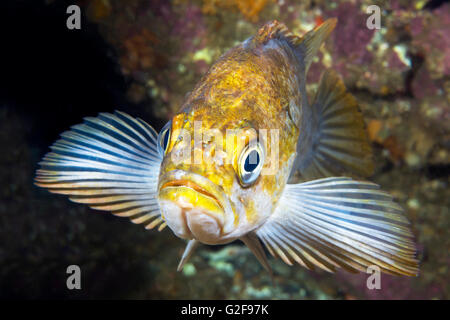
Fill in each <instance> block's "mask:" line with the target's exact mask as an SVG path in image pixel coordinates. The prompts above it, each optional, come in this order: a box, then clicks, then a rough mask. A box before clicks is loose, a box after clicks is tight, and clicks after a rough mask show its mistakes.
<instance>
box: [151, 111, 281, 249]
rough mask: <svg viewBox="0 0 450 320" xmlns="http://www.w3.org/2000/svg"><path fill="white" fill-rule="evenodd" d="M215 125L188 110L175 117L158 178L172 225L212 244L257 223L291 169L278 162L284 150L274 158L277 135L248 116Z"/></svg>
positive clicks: (266, 213)
mask: <svg viewBox="0 0 450 320" xmlns="http://www.w3.org/2000/svg"><path fill="white" fill-rule="evenodd" d="M215 124H217V122H214V123H212V122H210V121H209V120H208V117H203V118H202V117H199V118H195V119H194V118H192V117H189V116H188V115H186V114H180V115H178V116H175V117H174V118H173V119H172V121H171V122H170V126H171V134H170V138H169V139H168V142H167V149H166V150H165V156H164V160H163V162H162V165H161V169H160V175H159V183H158V203H159V206H160V208H161V214H162V217H163V219H164V220H165V221H166V223H167V225H168V226H169V227H170V229H172V231H173V232H174V233H175V234H176V235H177V236H178V237H180V238H184V239H197V240H199V241H201V242H203V243H206V244H219V243H227V242H229V241H232V240H234V239H236V238H238V237H239V236H241V235H242V234H245V233H246V232H249V231H251V230H252V229H255V228H257V227H258V226H259V225H260V224H261V223H262V222H263V221H265V219H266V218H267V217H268V216H269V215H270V213H271V212H272V210H273V207H274V205H275V204H276V201H277V200H278V198H279V195H280V193H281V191H282V189H283V187H284V184H285V183H286V180H287V177H288V173H289V170H288V168H287V167H288V164H287V163H283V164H282V167H281V168H279V167H278V165H279V163H281V162H280V161H279V160H280V159H279V158H278V154H275V156H274V157H269V154H270V152H271V151H272V150H273V149H274V148H277V147H278V145H276V146H275V145H274V143H275V142H276V143H278V137H276V138H274V136H275V135H270V134H269V135H268V134H265V135H264V134H263V135H261V134H258V131H257V130H256V129H255V127H254V126H251V124H250V123H249V122H248V121H242V120H235V121H231V122H227V125H225V126H224V125H222V126H218V127H215V126H214V125H215ZM276 133H277V132H276ZM271 139H272V140H271ZM271 141H272V144H271ZM276 153H278V152H276ZM275 162H276V165H275V166H273V163H275ZM270 167H275V170H274V168H270ZM270 171H272V173H271V172H270Z"/></svg>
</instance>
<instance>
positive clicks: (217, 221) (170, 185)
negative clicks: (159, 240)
mask: <svg viewBox="0 0 450 320" xmlns="http://www.w3.org/2000/svg"><path fill="white" fill-rule="evenodd" d="M158 202H159V206H160V208H161V214H162V217H163V219H164V220H165V221H166V223H167V225H168V226H169V228H170V229H171V230H172V231H173V232H174V233H175V234H176V235H177V236H178V237H180V238H183V239H197V240H199V241H201V242H203V243H207V244H215V243H219V242H220V239H221V237H222V236H223V235H224V234H227V233H229V232H231V231H232V227H233V225H234V212H233V210H232V208H231V205H230V201H229V200H228V198H227V196H226V194H225V193H224V191H223V189H222V188H221V187H219V186H217V185H216V184H214V183H213V182H212V181H211V180H209V179H208V178H206V177H204V176H202V175H198V174H194V173H191V172H187V171H184V170H173V171H170V172H168V173H166V174H164V175H163V176H161V177H160V181H159V186H158Z"/></svg>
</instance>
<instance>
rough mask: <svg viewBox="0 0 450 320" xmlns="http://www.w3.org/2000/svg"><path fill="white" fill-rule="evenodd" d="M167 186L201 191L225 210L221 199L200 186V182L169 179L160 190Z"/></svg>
mask: <svg viewBox="0 0 450 320" xmlns="http://www.w3.org/2000/svg"><path fill="white" fill-rule="evenodd" d="M166 187H185V188H190V189H192V190H195V191H196V192H198V193H201V194H202V195H204V196H206V197H208V198H211V199H213V200H214V201H215V202H216V203H217V205H218V206H219V207H220V208H221V209H222V210H224V207H223V205H222V203H221V202H220V201H219V199H217V197H216V196H214V195H213V194H212V193H211V192H209V191H208V190H206V189H205V188H202V187H201V186H199V185H198V184H196V183H194V182H192V181H189V180H173V181H168V182H166V183H164V184H163V185H161V187H160V188H159V189H160V190H163V189H164V188H166Z"/></svg>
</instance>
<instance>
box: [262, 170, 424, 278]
mask: <svg viewBox="0 0 450 320" xmlns="http://www.w3.org/2000/svg"><path fill="white" fill-rule="evenodd" d="M330 199H331V200H332V201H331V202H330ZM393 203H394V202H393V200H392V197H391V196H389V195H388V194H387V193H385V192H383V191H381V190H378V186H377V185H375V184H373V183H367V182H359V181H356V180H353V179H351V178H325V179H320V180H317V181H314V182H307V183H305V184H294V185H286V188H285V190H284V192H283V195H282V197H281V199H280V201H279V204H278V207H277V208H276V210H275V212H274V213H273V214H272V216H270V217H269V219H268V220H267V221H266V222H265V223H264V224H263V225H262V226H261V227H260V228H258V229H257V230H256V235H257V236H258V237H259V238H260V239H261V241H262V242H263V243H264V245H266V247H267V248H268V249H269V252H270V253H271V254H272V255H273V256H277V257H280V258H281V259H282V260H283V261H284V262H286V263H288V264H292V262H293V261H295V262H297V263H299V264H301V265H303V266H306V267H307V268H309V269H313V268H314V267H319V268H320V269H324V270H326V271H328V272H334V271H335V270H336V269H337V268H344V269H345V270H348V271H350V272H355V271H363V272H366V268H367V267H368V266H370V265H378V266H379V267H380V268H381V269H382V271H384V272H385V273H389V274H395V275H408V276H414V275H417V274H418V261H417V260H416V259H415V253H416V248H415V245H414V242H413V240H412V238H413V235H412V233H411V231H410V230H409V228H408V222H407V219H406V218H405V217H404V216H403V215H402V212H401V211H399V210H398V209H399V208H400V207H399V206H398V205H394V204H393Z"/></svg>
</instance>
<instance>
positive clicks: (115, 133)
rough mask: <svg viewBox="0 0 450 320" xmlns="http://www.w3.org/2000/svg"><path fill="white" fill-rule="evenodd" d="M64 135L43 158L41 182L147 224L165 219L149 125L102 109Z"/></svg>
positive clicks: (72, 197) (38, 177)
mask: <svg viewBox="0 0 450 320" xmlns="http://www.w3.org/2000/svg"><path fill="white" fill-rule="evenodd" d="M61 136H62V138H61V139H60V140H58V141H56V142H55V143H54V144H53V146H52V147H51V149H52V152H49V153H47V154H46V155H45V157H44V158H43V160H42V161H41V162H40V163H39V164H40V165H41V168H40V169H39V170H37V175H36V178H35V184H36V185H37V186H39V187H43V188H47V189H48V190H49V191H50V192H53V193H59V194H65V195H68V196H69V197H70V200H72V201H74V202H78V203H85V204H88V205H89V206H90V207H91V208H93V209H98V210H107V211H111V212H112V213H113V214H115V215H117V216H121V217H129V218H130V219H131V221H132V222H134V223H146V224H147V225H146V228H147V229H151V228H153V227H155V226H157V225H159V224H161V223H162V222H163V220H162V219H161V215H160V211H159V206H158V203H157V199H156V190H157V183H158V174H159V168H160V164H161V161H162V159H161V156H160V155H159V153H158V146H157V137H158V134H157V133H156V131H155V130H154V129H153V128H152V127H151V126H149V125H148V124H146V123H145V122H144V121H142V120H140V119H134V118H132V117H130V116H129V115H127V114H125V113H122V112H116V113H115V114H110V113H101V114H100V115H99V116H98V117H96V118H85V122H84V123H83V124H79V125H76V126H74V127H72V130H70V131H67V132H64V133H63V134H62V135H61ZM164 226H165V224H162V225H161V226H160V229H162V228H163V227H164Z"/></svg>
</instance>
